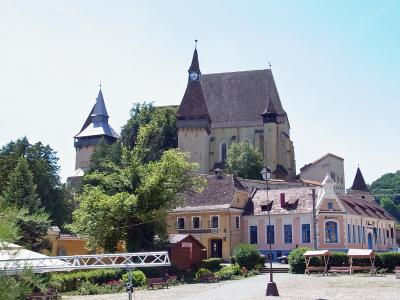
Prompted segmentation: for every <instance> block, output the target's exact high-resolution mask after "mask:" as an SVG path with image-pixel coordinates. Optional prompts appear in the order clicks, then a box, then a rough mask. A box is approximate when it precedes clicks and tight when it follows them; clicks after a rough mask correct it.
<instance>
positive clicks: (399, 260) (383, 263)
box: [375, 252, 400, 272]
mask: <svg viewBox="0 0 400 300" xmlns="http://www.w3.org/2000/svg"><path fill="white" fill-rule="evenodd" d="M378 258H379V259H377V260H376V263H375V264H376V266H377V267H380V268H385V269H387V270H388V271H389V272H393V270H394V267H396V266H400V253H399V252H385V253H379V254H378Z"/></svg>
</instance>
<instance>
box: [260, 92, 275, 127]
mask: <svg viewBox="0 0 400 300" xmlns="http://www.w3.org/2000/svg"><path fill="white" fill-rule="evenodd" d="M261 116H262V117H263V121H264V123H277V122H278V121H277V116H278V113H277V111H276V109H275V105H274V103H273V101H272V99H271V96H269V97H268V102H267V105H266V106H265V109H264V111H263V112H262V114H261Z"/></svg>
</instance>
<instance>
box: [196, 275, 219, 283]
mask: <svg viewBox="0 0 400 300" xmlns="http://www.w3.org/2000/svg"><path fill="white" fill-rule="evenodd" d="M200 281H201V282H217V281H218V279H217V277H215V275H214V274H213V273H206V274H202V275H201V276H200Z"/></svg>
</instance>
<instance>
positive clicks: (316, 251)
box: [303, 250, 331, 256]
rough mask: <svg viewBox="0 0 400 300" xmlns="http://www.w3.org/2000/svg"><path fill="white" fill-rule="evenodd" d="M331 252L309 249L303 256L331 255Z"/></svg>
mask: <svg viewBox="0 0 400 300" xmlns="http://www.w3.org/2000/svg"><path fill="white" fill-rule="evenodd" d="M329 255H331V252H330V251H329V250H308V251H306V252H305V253H304V254H303V256H329Z"/></svg>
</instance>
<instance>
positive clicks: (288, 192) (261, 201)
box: [246, 187, 319, 215]
mask: <svg viewBox="0 0 400 300" xmlns="http://www.w3.org/2000/svg"><path fill="white" fill-rule="evenodd" d="M318 190H319V188H316V193H318ZM282 193H284V194H285V202H286V203H289V204H294V203H296V202H297V207H296V208H295V209H293V210H288V209H285V208H282V207H281V194H282ZM311 193H312V191H311V188H310V187H298V188H289V189H281V190H270V191H269V192H268V198H269V201H268V200H267V191H266V190H258V191H257V192H256V193H255V194H254V197H253V199H252V201H251V202H252V203H249V205H247V206H253V211H254V215H266V214H268V212H267V211H262V206H264V205H268V204H269V203H270V201H273V205H272V210H271V214H291V213H310V212H312V194H311ZM249 202H250V201H249ZM246 212H248V211H247V210H246Z"/></svg>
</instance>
